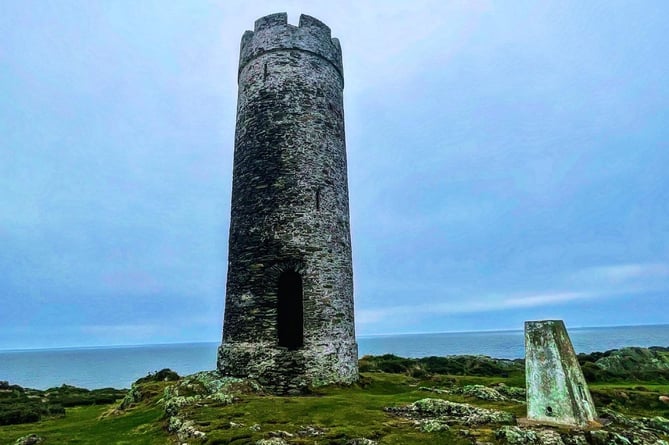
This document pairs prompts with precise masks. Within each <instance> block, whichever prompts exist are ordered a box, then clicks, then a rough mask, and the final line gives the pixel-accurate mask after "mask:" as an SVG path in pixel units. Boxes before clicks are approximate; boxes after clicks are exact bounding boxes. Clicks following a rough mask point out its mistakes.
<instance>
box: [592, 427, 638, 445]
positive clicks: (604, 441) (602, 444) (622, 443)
mask: <svg viewBox="0 0 669 445" xmlns="http://www.w3.org/2000/svg"><path fill="white" fill-rule="evenodd" d="M589 436H590V443H591V444H592V445H632V442H630V441H629V440H628V439H627V438H626V437H624V436H621V435H620V434H618V433H614V432H611V431H604V430H599V431H590V432H589ZM642 443H645V442H642Z"/></svg>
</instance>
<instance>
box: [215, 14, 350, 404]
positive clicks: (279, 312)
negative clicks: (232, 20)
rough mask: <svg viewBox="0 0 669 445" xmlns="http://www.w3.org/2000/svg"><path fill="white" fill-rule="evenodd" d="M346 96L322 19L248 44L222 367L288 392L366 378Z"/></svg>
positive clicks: (266, 28)
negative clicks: (356, 314)
mask: <svg viewBox="0 0 669 445" xmlns="http://www.w3.org/2000/svg"><path fill="white" fill-rule="evenodd" d="M343 89H344V77H343V67H342V59H341V47H340V45H339V41H338V40H337V39H336V38H332V37H331V35H330V28H328V27H327V26H326V25H324V24H323V23H321V22H320V21H318V20H316V19H315V18H313V17H309V16H307V15H302V16H300V21H299V25H298V26H294V25H289V24H288V22H287V15H286V14H285V13H280V14H272V15H268V16H266V17H262V18H260V19H258V20H256V22H255V29H254V30H253V31H246V32H245V33H244V35H243V36H242V42H241V49H240V57H239V96H238V103H237V128H236V134H235V154H234V168H233V181H232V214H231V220H230V242H229V254H228V280H227V291H226V298H225V317H224V324H223V342H222V344H221V346H220V348H219V351H218V369H219V370H220V371H221V372H222V373H223V374H225V375H232V376H243V377H253V378H257V379H258V380H259V381H260V382H261V383H262V384H263V385H265V386H266V387H267V388H269V389H270V390H274V391H276V392H279V393H285V392H295V391H299V390H300V389H302V388H304V387H305V386H319V385H325V384H329V383H350V382H353V381H355V380H357V378H358V346H357V344H356V341H355V330H354V323H353V273H352V264H351V234H350V226H349V210H348V180H347V173H346V145H345V140H344V109H343V106H344V105H343Z"/></svg>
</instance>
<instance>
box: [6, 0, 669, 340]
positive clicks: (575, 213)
mask: <svg viewBox="0 0 669 445" xmlns="http://www.w3.org/2000/svg"><path fill="white" fill-rule="evenodd" d="M280 11H287V12H288V15H289V22H291V23H294V24H296V23H297V20H298V17H299V14H300V13H307V14H310V15H313V16H315V17H317V18H319V19H321V20H322V21H324V22H325V23H327V24H328V25H329V26H330V27H331V28H332V30H333V35H334V36H336V37H338V38H339V39H340V40H341V43H342V47H343V55H344V71H345V78H346V88H345V91H344V93H345V111H346V130H347V145H348V158H349V181H350V183H349V187H350V195H351V224H352V232H353V233H352V236H353V249H354V252H353V255H354V273H355V299H356V318H357V320H356V321H357V332H358V334H359V335H369V334H379V333H404V332H437V331H461V330H481V329H520V328H522V322H523V321H524V320H527V319H544V318H562V319H564V320H565V321H566V323H567V325H568V326H597V325H621V324H650V323H666V322H669V317H668V315H667V309H669V304H668V303H667V295H668V291H669V175H667V166H669V147H668V145H669V125H667V122H669V59H668V58H667V57H666V48H667V47H668V46H669V37H668V36H667V33H666V23H667V20H669V3H667V2H664V1H645V2H622V1H594V0H593V1H589V2H585V3H584V2H576V1H573V2H565V1H546V2H532V1H513V2H506V1H504V2H503V1H454V2H444V1H415V2H411V3H409V2H392V1H383V2H381V1H370V2H358V1H344V2H307V1H286V2H275V1H264V2H261V1H259V2H247V1H243V2H242V1H220V2H216V1H211V2H205V1H195V2H192V1H181V2H177V1H174V2H162V1H155V2H151V1H141V2H134V1H126V0H123V1H117V2H102V1H83V0H72V1H68V2H47V1H18V0H16V1H6V2H3V3H2V5H0V136H1V137H0V295H1V296H2V297H1V299H0V349H3V348H30V347H59V346H72V345H102V344H141V343H167V342H188V341H218V340H219V339H220V334H221V323H222V314H223V301H224V294H225V274H226V256H227V231H228V224H229V211H230V185H231V180H232V178H231V172H232V146H233V132H234V117H235V107H236V94H237V86H236V70H237V61H238V51H239V41H240V38H241V35H242V33H243V32H244V31H245V30H246V29H252V27H253V22H254V20H255V19H256V18H258V17H261V16H263V15H266V14H269V13H273V12H280Z"/></svg>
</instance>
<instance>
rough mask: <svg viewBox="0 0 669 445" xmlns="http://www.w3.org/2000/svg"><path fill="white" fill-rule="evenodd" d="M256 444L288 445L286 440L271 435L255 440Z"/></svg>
mask: <svg viewBox="0 0 669 445" xmlns="http://www.w3.org/2000/svg"><path fill="white" fill-rule="evenodd" d="M256 445H288V442H286V441H285V440H283V439H281V438H279V437H271V438H269V439H260V440H259V441H257V442H256Z"/></svg>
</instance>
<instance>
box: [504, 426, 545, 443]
mask: <svg viewBox="0 0 669 445" xmlns="http://www.w3.org/2000/svg"><path fill="white" fill-rule="evenodd" d="M495 438H496V439H497V440H499V441H500V442H501V443H503V444H507V445H536V444H538V443H539V436H538V435H537V433H536V432H535V431H534V430H530V429H526V428H520V427H517V426H503V427H502V428H500V429H499V430H497V431H496V432H495Z"/></svg>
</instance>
